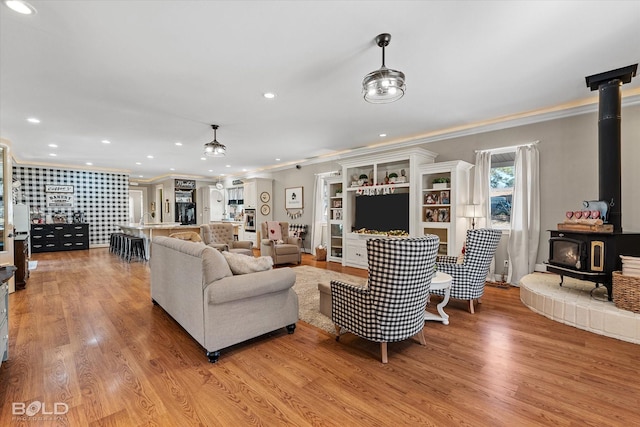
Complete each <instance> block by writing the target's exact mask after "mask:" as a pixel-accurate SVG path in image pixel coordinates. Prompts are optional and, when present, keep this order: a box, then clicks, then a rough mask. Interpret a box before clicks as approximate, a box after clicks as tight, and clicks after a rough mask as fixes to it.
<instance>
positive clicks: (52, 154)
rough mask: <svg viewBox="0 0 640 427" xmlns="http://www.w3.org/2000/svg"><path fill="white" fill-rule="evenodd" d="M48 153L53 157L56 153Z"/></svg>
mask: <svg viewBox="0 0 640 427" xmlns="http://www.w3.org/2000/svg"><path fill="white" fill-rule="evenodd" d="M49 155H50V156H51V157H55V156H57V154H56V153H49Z"/></svg>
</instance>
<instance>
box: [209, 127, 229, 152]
mask: <svg viewBox="0 0 640 427" xmlns="http://www.w3.org/2000/svg"><path fill="white" fill-rule="evenodd" d="M211 128H213V141H211V142H207V143H206V144H204V155H205V156H209V157H224V155H225V153H226V152H227V147H225V146H224V145H222V144H220V143H219V142H218V140H217V139H216V131H217V130H218V125H211Z"/></svg>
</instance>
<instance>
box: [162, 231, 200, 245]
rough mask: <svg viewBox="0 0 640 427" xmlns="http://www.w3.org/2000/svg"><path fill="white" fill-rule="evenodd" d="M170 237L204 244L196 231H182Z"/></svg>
mask: <svg viewBox="0 0 640 427" xmlns="http://www.w3.org/2000/svg"><path fill="white" fill-rule="evenodd" d="M169 237H173V238H174V239H181V240H190V241H192V242H202V239H201V238H200V235H199V234H198V233H196V232H194V231H181V232H178V233H171V234H170V235H169Z"/></svg>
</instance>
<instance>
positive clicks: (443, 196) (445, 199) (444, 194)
mask: <svg viewBox="0 0 640 427" xmlns="http://www.w3.org/2000/svg"><path fill="white" fill-rule="evenodd" d="M450 194H451V193H450V192H449V190H445V191H441V192H440V203H442V204H443V205H448V204H449V203H450V201H449V200H450V199H449V196H450Z"/></svg>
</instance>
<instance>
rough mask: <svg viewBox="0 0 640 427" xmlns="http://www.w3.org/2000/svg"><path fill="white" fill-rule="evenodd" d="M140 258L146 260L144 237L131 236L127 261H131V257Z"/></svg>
mask: <svg viewBox="0 0 640 427" xmlns="http://www.w3.org/2000/svg"><path fill="white" fill-rule="evenodd" d="M132 257H134V258H138V259H139V260H141V261H146V260H147V258H146V254H145V250H144V239H143V238H142V237H129V253H128V257H127V261H129V262H131V258H132Z"/></svg>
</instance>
